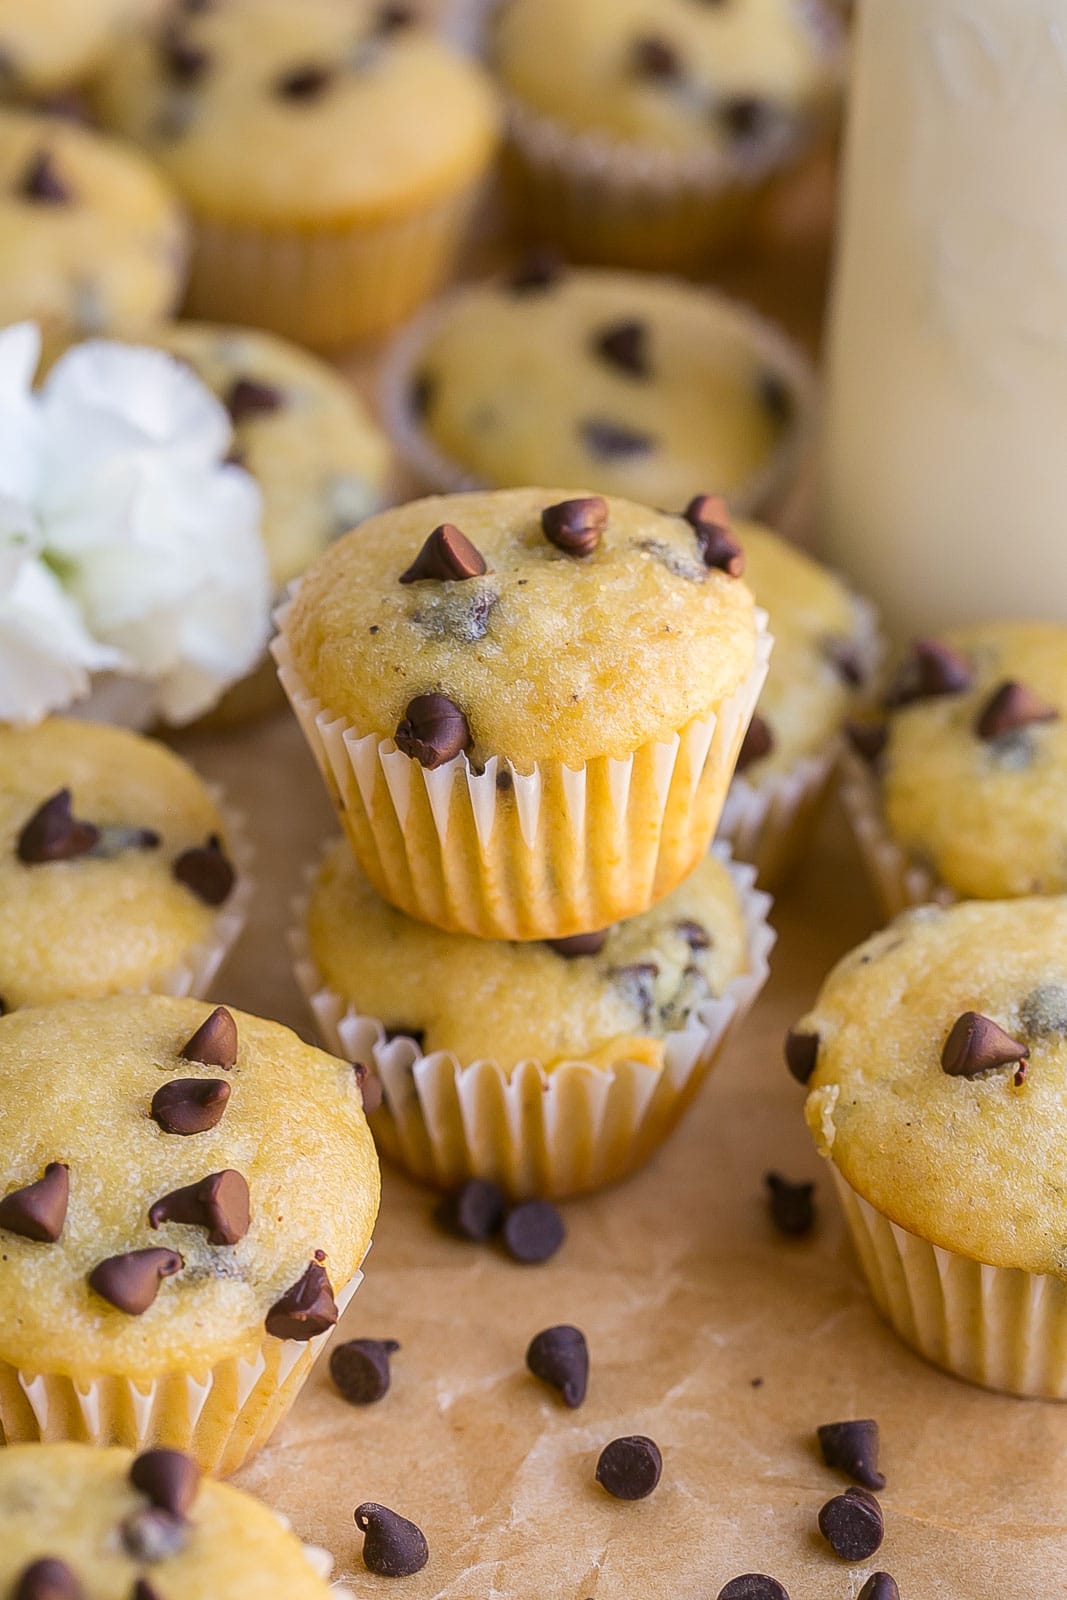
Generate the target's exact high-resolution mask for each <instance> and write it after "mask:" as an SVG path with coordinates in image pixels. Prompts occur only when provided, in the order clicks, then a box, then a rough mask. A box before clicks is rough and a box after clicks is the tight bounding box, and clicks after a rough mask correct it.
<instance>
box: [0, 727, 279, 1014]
mask: <svg viewBox="0 0 1067 1600" xmlns="http://www.w3.org/2000/svg"><path fill="white" fill-rule="evenodd" d="M231 832H232V827H231V824H230V823H229V822H227V820H226V819H225V817H224V815H223V813H222V812H221V811H220V809H219V806H218V804H217V803H216V800H215V799H214V797H213V796H212V794H211V792H210V790H209V789H208V788H207V786H206V784H204V783H203V782H202V780H201V779H200V778H199V777H198V776H197V774H196V773H195V772H194V771H193V770H192V768H191V767H189V766H188V765H187V764H186V763H185V762H184V761H182V760H180V759H179V757H178V756H176V755H174V754H173V753H172V752H171V751H170V750H168V749H167V748H166V747H165V746H164V745H161V744H157V743H156V742H155V741H154V740H151V739H144V738H142V737H141V736H140V735H139V734H135V733H128V732H127V731H126V730H125V729H122V728H112V727H108V726H106V725H105V724H103V723H93V722H79V721H74V720H69V719H66V718H63V717H53V718H51V719H49V720H48V721H46V722H42V723H39V724H38V725H37V726H36V727H33V728H14V727H10V726H8V727H4V726H0V1003H2V1007H3V1008H4V1009H7V1010H9V1011H11V1010H14V1009H16V1008H17V1007H20V1006H32V1005H45V1004H50V1003H51V1002H52V1001H55V1000H67V999H80V998H90V997H92V996H94V995H105V994H117V993H120V992H127V991H135V990H141V991H145V990H155V991H160V992H163V993H166V994H177V995H183V994H203V993H204V992H205V990H206V989H207V988H208V987H209V986H210V984H211V981H212V979H213V978H214V976H215V973H216V972H217V970H218V968H219V965H220V964H221V962H222V960H223V958H224V957H225V955H226V953H227V951H228V950H229V949H230V947H231V945H232V944H233V942H234V940H235V939H236V938H237V936H238V934H239V933H240V931H241V928H242V926H243V924H244V918H245V912H246V909H247V904H248V899H249V895H250V892H251V885H250V884H249V883H248V881H247V879H244V878H242V877H241V876H239V873H238V868H237V864H236V857H235V851H234V842H233V839H232V837H231Z"/></svg>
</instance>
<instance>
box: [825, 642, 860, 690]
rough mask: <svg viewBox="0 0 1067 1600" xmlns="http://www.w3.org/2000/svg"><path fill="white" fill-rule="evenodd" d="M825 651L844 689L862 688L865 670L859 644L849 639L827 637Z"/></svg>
mask: <svg viewBox="0 0 1067 1600" xmlns="http://www.w3.org/2000/svg"><path fill="white" fill-rule="evenodd" d="M825 651H826V659H827V661H829V663H830V665H831V666H832V667H833V669H834V671H835V672H836V673H837V676H838V677H839V678H840V679H841V682H842V683H843V684H844V685H845V687H846V689H862V687H863V684H864V682H865V680H866V677H867V672H866V667H865V665H864V661H863V654H862V652H861V650H860V648H859V646H858V645H857V644H856V643H854V641H853V640H851V639H827V641H826V644H825Z"/></svg>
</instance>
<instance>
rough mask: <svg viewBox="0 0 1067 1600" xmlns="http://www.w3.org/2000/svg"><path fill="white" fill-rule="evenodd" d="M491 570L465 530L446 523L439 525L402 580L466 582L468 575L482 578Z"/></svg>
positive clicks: (405, 581)
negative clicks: (463, 531) (461, 530)
mask: <svg viewBox="0 0 1067 1600" xmlns="http://www.w3.org/2000/svg"><path fill="white" fill-rule="evenodd" d="M488 570H489V569H488V568H487V566H486V564H485V558H484V556H483V555H482V554H481V552H480V551H479V550H477V549H476V548H475V547H474V545H473V544H471V541H470V540H469V539H468V538H467V536H466V534H465V533H461V532H460V530H459V529H458V528H455V527H453V525H452V523H451V522H442V524H441V526H440V527H439V528H435V529H434V530H433V532H432V533H431V534H430V536H429V538H428V539H427V540H426V543H425V544H424V545H423V547H422V549H421V550H420V551H419V553H418V555H417V556H416V557H415V559H414V561H413V562H412V563H411V565H410V567H408V569H407V571H406V572H402V573H401V574H400V582H401V583H420V582H422V581H423V580H424V579H435V580H436V581H438V582H446V581H448V580H449V579H452V580H454V581H455V582H458V583H462V582H463V580H464V579H466V578H480V577H481V576H482V575H483V573H485V572H487V571H488Z"/></svg>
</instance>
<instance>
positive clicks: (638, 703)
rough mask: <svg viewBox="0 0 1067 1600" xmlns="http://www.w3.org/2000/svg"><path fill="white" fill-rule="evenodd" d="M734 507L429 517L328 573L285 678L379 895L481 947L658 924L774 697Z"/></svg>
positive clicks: (518, 501) (422, 515)
mask: <svg viewBox="0 0 1067 1600" xmlns="http://www.w3.org/2000/svg"><path fill="white" fill-rule="evenodd" d="M742 565H743V552H742V551H741V548H740V546H739V544H738V543H737V541H736V540H735V539H734V537H733V535H732V533H731V532H730V528H729V520H728V517H727V513H726V508H725V505H724V503H723V502H722V501H721V500H716V499H713V498H711V497H709V496H701V497H697V498H696V499H695V500H693V501H692V502H691V503H690V505H689V507H688V508H687V509H686V511H685V514H684V515H682V514H680V515H678V516H667V515H666V514H664V513H661V512H656V511H651V510H649V509H648V508H647V507H644V506H639V505H636V504H634V503H632V502H631V501H627V500H618V499H604V498H601V497H599V496H593V495H588V494H578V493H576V492H575V491H570V492H568V491H565V490H560V489H517V490H507V491H500V492H497V493H488V492H487V493H482V494H477V493H475V494H466V495H448V496H440V497H436V498H433V499H428V500H419V501H414V502H412V503H411V504H409V505H406V506H401V507H398V508H396V509H395V510H392V511H387V512H384V513H383V514H382V515H380V516H378V517H372V518H371V519H370V520H369V521H368V522H365V523H364V524H363V525H362V527H361V528H359V529H358V530H357V532H355V533H353V534H349V535H348V536H346V537H345V538H344V539H341V540H340V541H338V543H337V544H335V545H333V546H331V548H330V549H329V550H328V551H327V552H326V553H325V555H323V556H322V557H320V559H319V560H318V561H317V562H316V563H315V565H314V566H313V567H312V568H311V569H310V571H309V572H308V573H307V575H306V576H305V578H304V579H303V582H302V583H301V586H300V589H299V591H298V593H297V594H296V597H295V599H294V600H293V602H292V604H291V605H290V606H289V607H288V608H287V609H286V610H285V611H284V612H283V613H282V614H281V618H280V627H281V634H280V637H279V639H278V640H277V641H276V642H275V646H274V648H275V653H276V656H277V659H278V662H279V666H280V669H281V678H282V683H283V685H284V687H285V689H286V692H287V693H288V695H289V698H290V700H291V701H292V703H293V706H294V708H295V710H296V712H297V715H298V717H299V718H300V721H301V725H302V726H303V728H304V732H305V734H306V736H307V738H308V741H309V743H310V745H311V747H312V750H313V751H314V753H315V755H316V758H317V759H318V761H319V764H320V767H321V768H322V771H323V773H324V774H325V776H326V780H327V783H328V785H329V787H330V790H331V794H332V796H333V798H334V800H335V802H336V804H337V806H338V809H339V811H340V815H341V821H342V823H343V824H344V827H345V831H346V833H347V834H348V836H349V840H350V842H351V844H352V847H353V849H354V851H355V853H356V856H357V858H358V859H359V861H360V863H361V865H362V866H363V868H364V870H365V871H366V873H367V875H368V877H369V878H370V879H371V881H372V883H373V884H374V887H375V888H376V889H377V890H378V892H379V894H381V895H382V896H383V897H384V898H385V899H386V900H389V901H390V902H391V903H392V904H393V905H395V906H397V907H399V908H400V909H401V910H403V911H406V912H407V914H408V915H409V916H413V917H417V918H419V919H421V920H422V921H425V922H431V923H434V924H435V925H436V926H438V927H442V928H447V929H450V930H452V931H454V932H461V933H473V934H476V935H479V936H480V937H483V938H519V939H539V938H563V937H566V936H568V935H570V934H575V933H589V932H592V931H595V930H597V929H599V928H602V927H605V926H606V925H607V924H608V923H610V922H617V921H620V920H621V919H622V918H624V917H627V916H633V915H636V914H637V913H639V912H641V911H645V910H647V909H648V908H649V906H650V905H652V904H653V903H654V902H655V901H657V900H660V899H662V898H663V896H664V895H666V894H668V893H669V892H670V890H671V889H673V888H674V887H675V886H676V885H677V884H678V883H680V882H681V880H682V879H683V878H684V877H685V876H686V874H687V873H688V872H690V871H692V869H693V867H694V866H695V865H696V863H697V862H698V861H699V860H700V858H701V856H702V855H703V854H704V852H705V851H706V849H707V847H708V844H709V842H710V839H711V836H712V834H713V833H714V829H715V824H716V823H717V822H718V819H719V813H720V810H721V808H722V802H723V799H724V798H725V793H726V788H727V786H728V784H729V779H730V776H731V774H732V772H733V767H734V762H735V760H736V757H737V752H738V750H739V748H740V745H741V739H742V736H743V734H744V730H745V728H746V726H747V724H748V719H749V717H750V715H751V712H752V708H753V705H754V703H755V698H756V695H757V694H758V692H759V689H760V685H761V683H762V679H763V675H764V671H765V664H766V651H767V639H766V636H765V634H764V633H763V617H762V614H758V613H757V611H756V608H755V606H754V605H753V601H752V597H751V595H750V594H749V592H748V590H747V589H746V588H745V585H744V583H743V581H741V579H740V578H739V577H738V576H736V574H737V573H738V572H740V570H741V567H742Z"/></svg>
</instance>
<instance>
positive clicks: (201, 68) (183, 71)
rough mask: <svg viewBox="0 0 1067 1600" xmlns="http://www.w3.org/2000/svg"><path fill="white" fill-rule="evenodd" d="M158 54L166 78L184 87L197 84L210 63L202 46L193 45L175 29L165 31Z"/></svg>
mask: <svg viewBox="0 0 1067 1600" xmlns="http://www.w3.org/2000/svg"><path fill="white" fill-rule="evenodd" d="M160 54H161V56H162V60H163V68H164V71H165V72H166V74H167V76H168V77H169V78H172V79H173V80H174V82H175V83H181V84H185V85H189V84H193V83H197V82H199V80H200V79H201V78H202V77H203V76H204V74H205V72H206V71H207V69H208V66H209V64H210V61H211V57H210V56H209V55H208V52H207V51H206V50H205V49H203V48H202V46H200V45H197V44H194V43H193V41H192V40H191V39H190V38H188V37H187V36H186V35H185V34H184V33H182V32H181V30H180V29H177V28H170V29H168V30H167V32H166V34H165V35H164V37H163V39H162V41H161V44H160Z"/></svg>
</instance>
